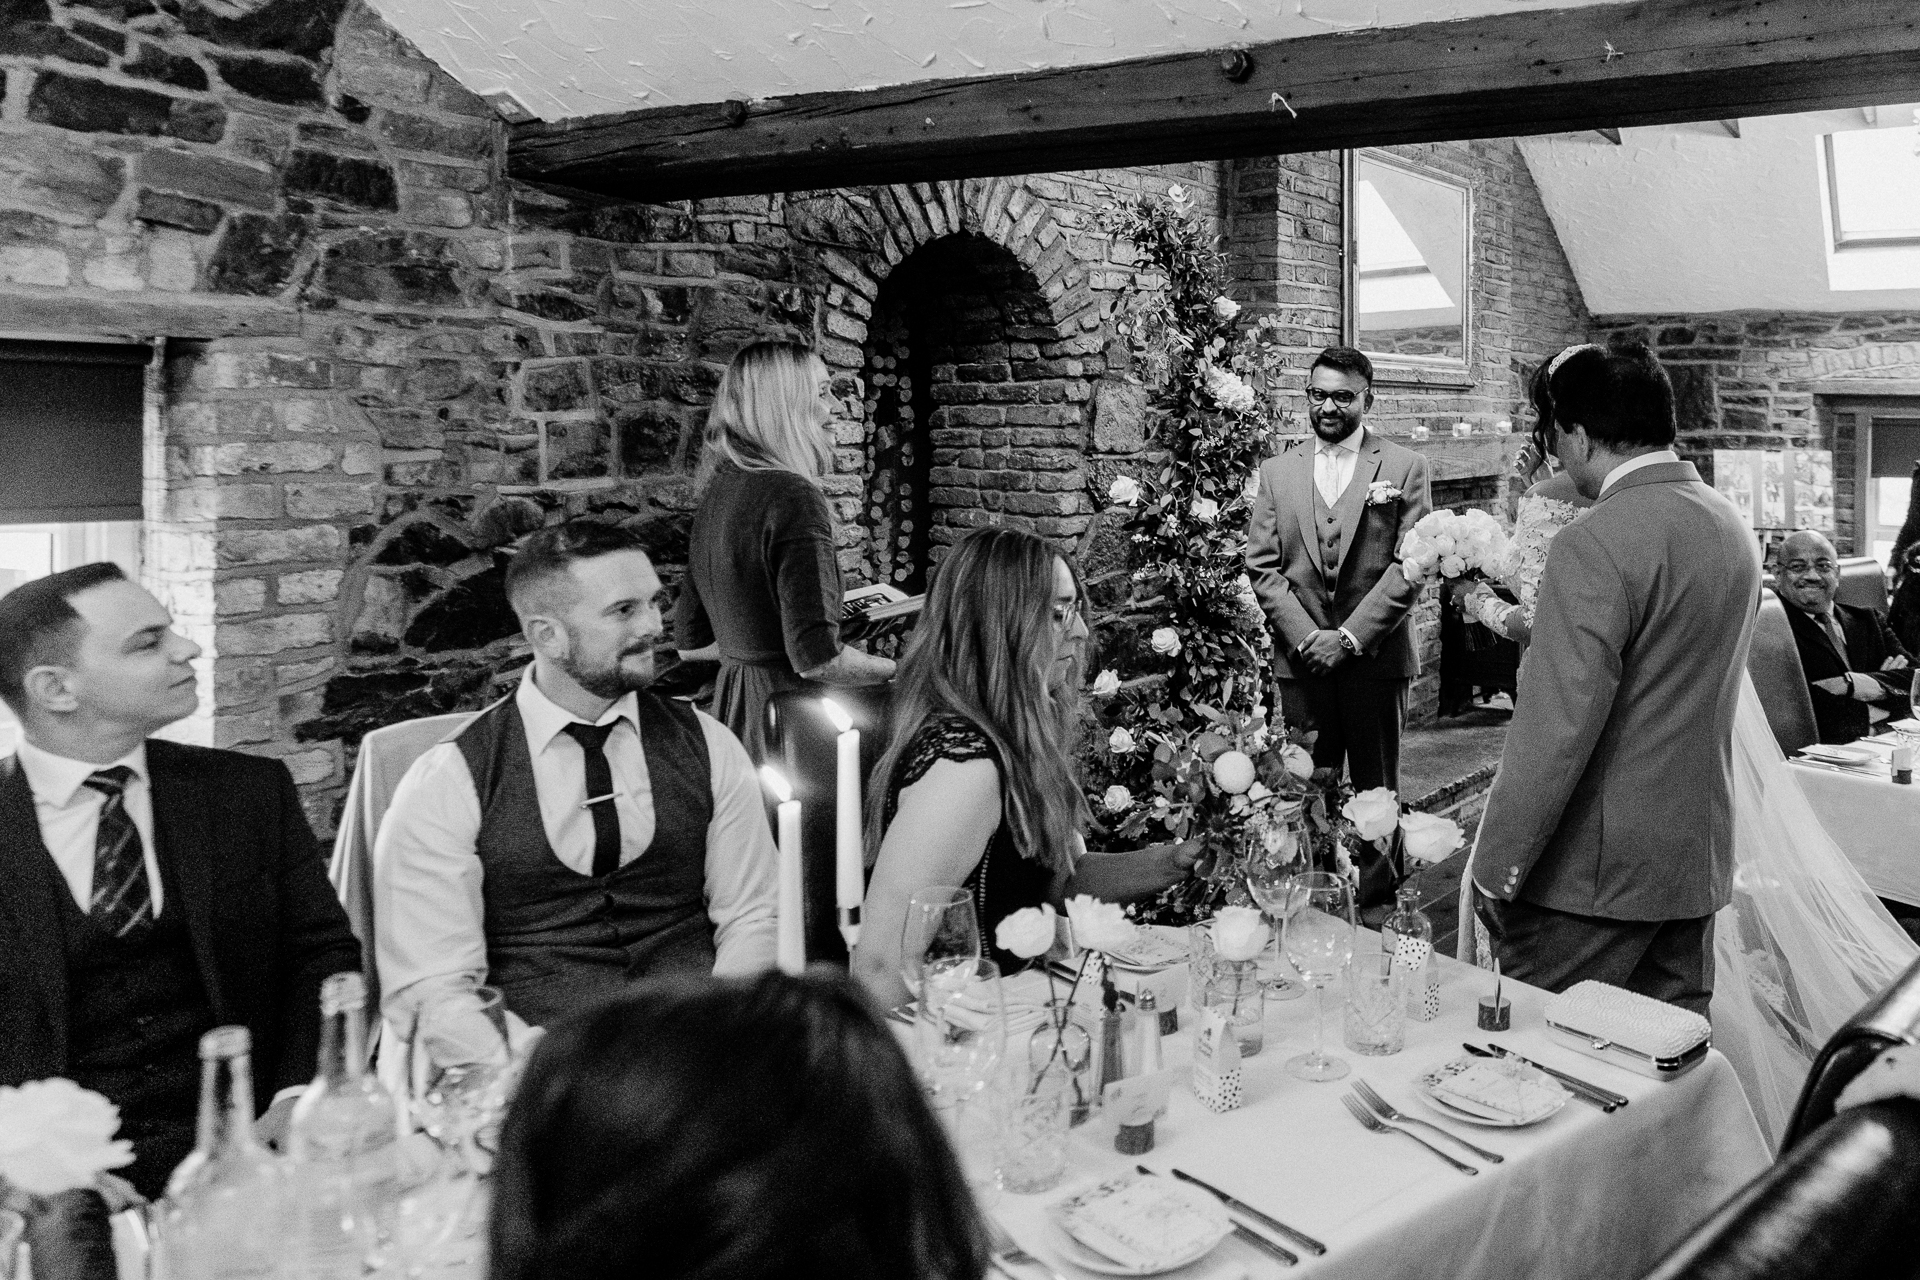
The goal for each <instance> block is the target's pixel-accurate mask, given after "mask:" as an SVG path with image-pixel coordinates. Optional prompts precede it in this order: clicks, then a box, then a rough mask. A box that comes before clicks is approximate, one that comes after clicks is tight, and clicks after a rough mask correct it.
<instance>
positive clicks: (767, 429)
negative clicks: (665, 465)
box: [694, 340, 832, 489]
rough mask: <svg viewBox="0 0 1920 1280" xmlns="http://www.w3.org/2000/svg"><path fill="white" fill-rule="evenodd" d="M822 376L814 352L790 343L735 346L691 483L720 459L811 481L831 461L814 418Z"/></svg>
mask: <svg viewBox="0 0 1920 1280" xmlns="http://www.w3.org/2000/svg"><path fill="white" fill-rule="evenodd" d="M826 376H827V366H826V364H825V363H824V362H822V361H821V359H820V357H819V355H818V354H816V353H815V352H814V351H812V350H810V349H809V348H807V347H803V346H801V345H800V344H799V343H797V342H777V341H772V340H768V341H762V342H753V343H749V344H748V345H746V346H744V347H742V348H741V349H740V350H739V351H738V352H737V353H736V354H735V355H734V357H733V362H732V363H731V364H729V365H728V366H727V371H726V373H724V374H722V375H721V377H720V387H719V390H718V391H716V392H715V393H714V397H713V408H712V409H710V410H708V412H707V425H706V429H705V430H704V431H703V432H702V433H701V437H700V462H699V466H698V468H697V469H696V471H695V473H694V487H695V488H698V489H704V488H705V487H706V485H707V482H708V481H709V480H711V479H712V478H713V473H714V471H715V470H716V469H717V468H718V467H719V465H720V464H721V463H722V462H731V463H732V464H733V465H734V466H736V467H738V468H740V469H741V470H742V471H791V472H793V473H794V474H795V475H798V476H804V477H805V478H806V479H808V480H812V481H814V482H816V483H817V482H818V481H819V479H820V477H821V476H822V475H823V474H824V473H825V472H826V470H827V465H828V463H829V462H830V461H831V460H832V454H831V451H830V449H829V445H828V441H827V433H826V432H825V431H824V430H823V429H822V426H823V424H822V423H821V421H820V380H821V379H822V378H824V377H826Z"/></svg>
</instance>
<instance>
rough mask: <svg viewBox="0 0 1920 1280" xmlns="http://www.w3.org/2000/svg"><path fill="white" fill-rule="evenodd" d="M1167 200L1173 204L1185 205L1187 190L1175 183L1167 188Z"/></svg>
mask: <svg viewBox="0 0 1920 1280" xmlns="http://www.w3.org/2000/svg"><path fill="white" fill-rule="evenodd" d="M1167 199H1168V200H1170V201H1172V202H1173V203H1174V204H1185V203H1186V202H1187V189H1186V188H1185V187H1183V186H1181V185H1180V184H1179V183H1177V182H1176V183H1174V184H1173V185H1172V186H1170V187H1168V188H1167Z"/></svg>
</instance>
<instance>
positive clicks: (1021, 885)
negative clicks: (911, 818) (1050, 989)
mask: <svg viewBox="0 0 1920 1280" xmlns="http://www.w3.org/2000/svg"><path fill="white" fill-rule="evenodd" d="M941 760H952V761H954V762H955V763H964V762H966V761H968V760H991V761H993V763H994V767H995V768H997V769H999V770H1000V777H1001V796H1002V801H1001V805H1000V825H999V826H998V827H996V828H995V829H994V832H993V838H992V839H990V840H989V841H987V847H986V848H985V849H984V850H982V851H981V854H980V861H979V862H977V863H975V864H974V867H973V870H972V871H970V872H968V873H967V878H966V882H965V884H964V886H963V887H965V888H966V889H967V890H968V891H969V892H971V893H972V894H973V909H974V912H975V914H976V915H977V916H978V917H979V920H980V940H981V943H982V945H983V946H984V947H985V948H986V949H987V950H989V951H990V952H991V953H992V956H993V959H994V961H995V962H996V963H997V964H999V966H1000V971H1001V972H1002V973H1012V972H1013V971H1014V970H1015V969H1018V968H1020V967H1021V966H1022V965H1024V964H1026V963H1027V962H1026V961H1025V960H1023V959H1021V958H1020V957H1019V956H1016V955H1014V954H1013V953H1012V952H1011V951H1002V950H1001V949H1000V948H999V947H998V946H997V945H995V944H994V940H993V931H994V929H995V928H996V927H997V926H998V925H999V923H1000V922H1001V921H1002V920H1004V919H1006V918H1007V917H1008V916H1010V915H1012V914H1013V913H1014V912H1016V911H1020V910H1023V909H1025V908H1027V907H1037V906H1039V905H1040V904H1041V903H1043V902H1046V901H1048V900H1049V898H1050V897H1051V895H1052V892H1053V871H1052V869H1051V868H1049V867H1047V866H1046V865H1044V864H1043V863H1040V862H1036V861H1035V860H1033V859H1032V858H1027V857H1024V856H1022V855H1021V853H1020V850H1019V847H1018V846H1017V845H1015V843H1014V839H1013V828H1012V827H1010V826H1008V825H1007V806H1006V802H1005V795H1006V769H1005V767H1004V766H1002V765H1001V764H1000V757H999V755H998V754H997V753H996V752H995V751H994V749H993V743H991V742H990V741H988V740H987V736H986V735H985V734H984V733H981V732H980V730H979V729H978V728H977V727H975V725H974V724H973V723H972V722H971V721H969V720H966V719H963V718H962V717H960V716H953V715H936V716H932V717H930V718H929V719H928V720H927V722H926V723H925V724H923V725H921V726H920V729H919V731H918V732H917V733H915V734H914V735H913V741H912V742H910V743H908V744H907V749H906V751H905V752H904V753H902V754H901V756H900V764H899V766H898V767H897V768H895V770H894V772H893V782H892V784H891V785H890V786H889V787H888V789H887V810H886V820H887V824H888V825H889V826H891V825H892V823H893V815H894V811H895V810H896V809H897V808H898V807H899V804H900V793H901V792H902V791H904V790H906V789H907V788H908V787H910V786H912V785H913V784H914V783H916V782H918V781H920V779H922V778H924V777H926V776H927V770H929V769H931V768H933V766H934V765H935V764H936V763H937V762H939V761H941Z"/></svg>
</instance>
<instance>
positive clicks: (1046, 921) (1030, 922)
mask: <svg viewBox="0 0 1920 1280" xmlns="http://www.w3.org/2000/svg"><path fill="white" fill-rule="evenodd" d="M1055 919H1056V916H1055V914H1054V910H1053V907H1052V905H1051V904H1050V903H1045V902H1043V903H1041V904H1040V905H1039V906H1037V907H1023V908H1021V909H1020V910H1018V911H1016V912H1014V913H1013V914H1012V915H1010V916H1008V917H1006V918H1005V919H1004V920H1002V921H1001V922H1000V923H999V924H997V925H995V926H994V929H993V941H994V943H995V945H997V946H998V947H999V948H1000V949H1001V950H1002V951H1011V952H1013V954H1015V955H1017V956H1019V957H1020V958H1021V959H1022V960H1031V959H1033V958H1034V957H1035V956H1040V955H1045V954H1046V953H1047V952H1048V951H1050V950H1051V949H1052V948H1053V940H1054V936H1055V929H1054V923H1053V922H1054V920H1055Z"/></svg>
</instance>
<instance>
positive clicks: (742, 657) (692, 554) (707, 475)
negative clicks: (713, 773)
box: [673, 341, 893, 763]
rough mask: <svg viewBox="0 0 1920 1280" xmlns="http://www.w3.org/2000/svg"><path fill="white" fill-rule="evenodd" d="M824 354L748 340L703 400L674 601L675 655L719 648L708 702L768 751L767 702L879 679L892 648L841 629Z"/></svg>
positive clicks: (753, 749)
mask: <svg viewBox="0 0 1920 1280" xmlns="http://www.w3.org/2000/svg"><path fill="white" fill-rule="evenodd" d="M832 404H833V395H832V388H831V379H830V378H829V376H828V373H827V366H826V365H825V363H823V362H822V361H821V359H820V357H819V356H818V355H817V354H816V353H814V352H813V351H810V350H808V349H807V348H806V347H803V346H800V345H799V344H797V343H792V342H770V341H769V342H754V343H750V344H748V345H747V346H746V347H744V348H742V349H741V350H740V351H739V352H738V353H737V354H736V355H735V356H734V357H733V361H732V362H731V363H730V364H729V365H728V366H727V371H726V373H725V374H723V375H722V376H721V378H720V386H719V388H718V390H717V391H716V392H715V393H714V400H713V408H712V409H710V410H709V411H708V413H707V425H706V430H705V431H704V433H703V436H702V441H701V446H700V460H699V465H698V468H697V470H696V471H695V475H694V484H695V488H696V489H697V491H698V492H699V494H700V507H699V510H697V511H695V512H694V514H693V527H692V529H691V531H690V533H689V535H688V545H687V572H686V576H685V577H684V578H682V579H681V582H680V594H679V596H678V598H676V599H675V601H674V627H673V632H674V640H675V643H676V644H677V645H678V646H679V648H680V651H681V653H682V656H683V657H705V656H712V657H715V658H717V659H719V662H720V674H719V676H718V677H717V679H716V680H715V683H714V689H713V714H714V715H715V716H717V717H719V719H720V721H721V722H722V723H723V724H725V725H726V726H727V727H728V728H729V729H732V730H733V732H734V733H735V734H736V735H737V736H738V737H739V739H740V741H742V742H744V743H745V744H746V746H747V754H748V755H750V756H752V757H753V758H754V760H755V761H756V762H762V763H763V762H764V761H765V758H766V731H767V702H768V701H769V700H770V699H771V698H772V697H773V695H774V694H775V693H778V692H780V691H781V690H785V689H801V688H805V687H806V686H807V684H808V683H809V682H815V683H816V687H818V685H827V686H836V685H837V686H859V685H871V684H880V683H882V682H884V681H885V680H887V679H888V678H889V677H890V676H892V675H893V660H892V659H891V658H883V657H880V656H878V655H876V654H870V653H867V652H865V651H863V650H861V649H858V648H855V647H854V646H852V645H848V644H845V643H843V642H842V641H841V639H840V604H841V581H840V560H839V548H838V546H837V545H836V542H835V538H834V529H833V512H832V510H831V509H829V508H828V506H827V499H826V495H825V494H823V493H822V492H821V491H820V477H821V475H822V474H823V473H824V472H825V471H826V470H827V466H828V463H829V461H830V458H831V448H830V446H831V445H832V443H833V433H832V427H833V418H832V412H833V411H832Z"/></svg>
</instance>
